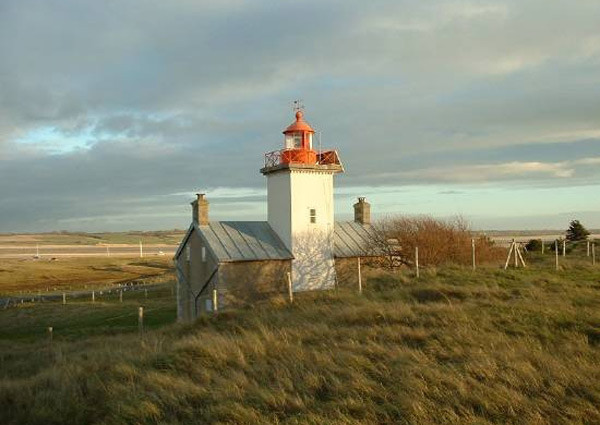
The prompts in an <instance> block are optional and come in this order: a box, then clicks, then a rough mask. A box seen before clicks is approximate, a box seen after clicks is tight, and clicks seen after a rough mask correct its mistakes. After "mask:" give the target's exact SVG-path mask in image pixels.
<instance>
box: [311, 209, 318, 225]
mask: <svg viewBox="0 0 600 425" xmlns="http://www.w3.org/2000/svg"><path fill="white" fill-rule="evenodd" d="M310 222H311V223H316V222H317V210H316V209H314V208H311V209H310Z"/></svg>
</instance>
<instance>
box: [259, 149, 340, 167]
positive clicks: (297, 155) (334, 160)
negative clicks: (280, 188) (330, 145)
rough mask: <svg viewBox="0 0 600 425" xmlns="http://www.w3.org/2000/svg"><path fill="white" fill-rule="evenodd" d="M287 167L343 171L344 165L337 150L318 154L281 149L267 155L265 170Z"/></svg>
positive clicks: (311, 151) (305, 150)
mask: <svg viewBox="0 0 600 425" xmlns="http://www.w3.org/2000/svg"><path fill="white" fill-rule="evenodd" d="M286 165H298V166H304V167H312V166H314V167H320V166H326V167H327V168H332V169H336V168H339V169H340V171H342V163H341V161H340V157H339V155H338V153H337V151H336V150H327V151H321V152H317V151H314V150H308V149H293V148H288V149H281V150H277V151H272V152H267V153H266V154H265V167H264V168H265V169H271V168H282V166H286Z"/></svg>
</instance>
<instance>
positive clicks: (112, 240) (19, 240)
mask: <svg viewBox="0 0 600 425" xmlns="http://www.w3.org/2000/svg"><path fill="white" fill-rule="evenodd" d="M184 233H185V230H165V231H152V232H114V233H83V232H81V233H77V232H51V233H20V234H17V233H1V234H0V246H1V245H7V246H8V245H28V246H35V245H36V244H40V245H96V244H137V243H139V241H140V240H141V241H143V243H144V244H163V245H177V244H179V242H180V241H181V238H182V237H183V235H184Z"/></svg>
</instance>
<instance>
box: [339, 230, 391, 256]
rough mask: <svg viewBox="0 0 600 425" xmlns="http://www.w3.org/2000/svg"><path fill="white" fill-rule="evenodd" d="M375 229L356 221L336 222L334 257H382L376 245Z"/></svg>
mask: <svg viewBox="0 0 600 425" xmlns="http://www.w3.org/2000/svg"><path fill="white" fill-rule="evenodd" d="M374 232H375V231H374V229H373V227H372V226H371V225H368V224H367V225H363V224H359V223H356V222H354V221H336V222H335V227H334V241H333V243H334V256H335V257H337V258H344V257H374V256H378V255H380V253H379V250H378V249H376V247H375V244H374V242H373V241H374Z"/></svg>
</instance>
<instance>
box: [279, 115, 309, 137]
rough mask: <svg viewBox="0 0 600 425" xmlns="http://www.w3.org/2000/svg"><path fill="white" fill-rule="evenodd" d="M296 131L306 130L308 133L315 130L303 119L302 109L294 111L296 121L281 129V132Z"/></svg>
mask: <svg viewBox="0 0 600 425" xmlns="http://www.w3.org/2000/svg"><path fill="white" fill-rule="evenodd" d="M298 131H304V132H306V131H308V132H309V133H314V132H315V130H313V129H312V127H311V126H310V125H309V124H308V123H307V122H306V121H304V114H303V113H302V111H298V112H296V122H294V123H292V124H290V125H289V126H288V128H286V129H285V130H284V131H283V134H287V133H295V132H298Z"/></svg>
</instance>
